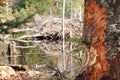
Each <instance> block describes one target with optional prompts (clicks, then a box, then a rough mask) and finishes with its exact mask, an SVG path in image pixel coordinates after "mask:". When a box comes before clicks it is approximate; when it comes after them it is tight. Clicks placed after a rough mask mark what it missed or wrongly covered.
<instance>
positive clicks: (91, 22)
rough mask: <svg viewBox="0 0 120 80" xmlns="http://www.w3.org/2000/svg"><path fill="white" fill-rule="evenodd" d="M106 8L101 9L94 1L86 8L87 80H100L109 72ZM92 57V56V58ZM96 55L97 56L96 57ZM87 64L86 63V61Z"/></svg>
mask: <svg viewBox="0 0 120 80" xmlns="http://www.w3.org/2000/svg"><path fill="white" fill-rule="evenodd" d="M105 11H106V8H105V7H100V6H99V5H98V4H97V3H96V2H95V1H94V0H90V2H89V3H88V4H86V6H85V14H84V32H83V39H82V40H83V43H84V44H85V46H87V47H85V48H87V49H85V50H87V51H85V54H87V55H88V53H89V59H90V60H89V62H88V68H87V73H89V74H87V75H86V78H87V80H94V79H100V78H101V77H102V76H103V75H105V73H106V72H107V70H108V69H107V61H106V58H105V54H106V48H105V46H104V31H105V29H106V25H107V22H106V14H105ZM91 55H92V56H91ZM95 55H96V56H95ZM91 59H92V60H94V61H92V60H91ZM85 62H86V61H85Z"/></svg>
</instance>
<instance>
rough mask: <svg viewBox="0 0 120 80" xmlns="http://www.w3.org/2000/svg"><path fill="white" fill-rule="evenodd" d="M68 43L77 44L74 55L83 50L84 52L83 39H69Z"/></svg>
mask: <svg viewBox="0 0 120 80" xmlns="http://www.w3.org/2000/svg"><path fill="white" fill-rule="evenodd" d="M67 41H68V42H75V43H77V45H76V46H75V49H74V50H73V53H78V52H80V51H81V50H82V51H83V48H82V39H81V38H69V39H68V40H67Z"/></svg>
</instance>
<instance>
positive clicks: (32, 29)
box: [13, 28, 35, 32]
mask: <svg viewBox="0 0 120 80" xmlns="http://www.w3.org/2000/svg"><path fill="white" fill-rule="evenodd" d="M34 30H35V28H27V29H13V32H22V31H34Z"/></svg>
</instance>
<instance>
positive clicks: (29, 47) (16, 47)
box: [16, 45, 36, 48]
mask: <svg viewBox="0 0 120 80" xmlns="http://www.w3.org/2000/svg"><path fill="white" fill-rule="evenodd" d="M34 47H36V45H35V46H16V48H34Z"/></svg>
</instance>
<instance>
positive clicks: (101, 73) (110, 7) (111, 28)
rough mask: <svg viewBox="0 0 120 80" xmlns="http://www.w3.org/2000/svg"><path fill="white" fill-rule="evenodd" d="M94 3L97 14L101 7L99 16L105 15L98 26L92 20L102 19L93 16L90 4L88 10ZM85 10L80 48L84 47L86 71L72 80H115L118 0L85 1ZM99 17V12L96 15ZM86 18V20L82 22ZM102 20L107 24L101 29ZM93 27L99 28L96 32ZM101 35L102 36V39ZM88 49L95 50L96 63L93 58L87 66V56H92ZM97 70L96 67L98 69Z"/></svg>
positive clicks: (118, 75) (119, 75) (119, 43)
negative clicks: (92, 61) (103, 9)
mask: <svg viewBox="0 0 120 80" xmlns="http://www.w3.org/2000/svg"><path fill="white" fill-rule="evenodd" d="M94 1H95V3H96V4H97V6H98V7H99V8H98V9H99V10H100V9H102V8H103V7H105V8H106V10H105V12H104V11H103V14H104V13H105V14H106V15H104V17H103V18H102V19H101V22H99V24H97V20H96V21H95V20H94V19H95V18H96V16H98V17H97V18H96V19H98V20H99V19H100V18H99V17H101V16H103V15H99V14H97V12H96V13H95V10H97V8H96V7H95V5H93V4H92V5H91V6H92V8H93V9H92V8H90V7H91V6H90V3H91V2H92V3H94ZM95 3H94V4H95ZM85 7H87V8H89V9H88V10H86V8H85V15H84V16H85V18H84V32H83V44H84V45H85V53H86V56H88V57H87V58H86V60H85V61H87V62H88V63H86V65H85V67H86V69H85V70H84V71H82V72H80V74H79V75H78V76H77V77H76V80H95V79H96V80H119V79H120V69H119V67H120V64H119V59H120V36H119V35H120V15H119V14H120V11H119V10H120V0H85ZM90 9H91V10H90ZM86 13H87V14H86ZM101 13H102V10H101V12H100V14H101ZM86 16H87V17H89V18H87V19H86ZM89 19H91V20H89ZM102 20H104V21H105V22H106V23H107V24H106V23H105V24H106V25H103V26H104V27H103V26H102V25H101V24H103V21H102ZM94 24H95V25H94ZM105 26H107V27H105ZM96 27H97V28H98V27H99V29H97V30H95V28H96ZM101 27H103V28H104V29H103V28H101ZM104 31H105V34H104ZM94 34H95V35H94ZM98 34H99V35H98ZM101 34H103V35H104V37H103V35H101ZM100 35H101V36H100ZM104 39H105V41H104ZM96 44H97V46H96ZM91 46H92V47H93V49H94V50H96V54H97V56H96V57H95V58H96V59H95V58H94V63H92V65H89V62H90V60H91V55H90V54H94V53H95V51H94V52H91V48H92V47H91ZM101 46H102V47H101ZM84 59H85V58H84ZM85 67H84V68H85ZM97 67H99V69H98V68H97ZM100 67H102V68H100ZM82 70H83V69H82ZM86 77H87V78H86Z"/></svg>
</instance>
